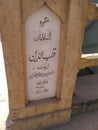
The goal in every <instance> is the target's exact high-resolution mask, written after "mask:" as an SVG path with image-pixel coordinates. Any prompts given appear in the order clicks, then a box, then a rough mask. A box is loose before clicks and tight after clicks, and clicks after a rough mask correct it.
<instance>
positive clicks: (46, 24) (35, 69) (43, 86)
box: [25, 6, 61, 101]
mask: <svg viewBox="0 0 98 130" xmlns="http://www.w3.org/2000/svg"><path fill="white" fill-rule="evenodd" d="M60 28H61V21H60V19H59V18H58V16H56V14H54V13H53V12H52V11H51V10H50V9H49V8H48V7H47V6H43V7H42V8H40V9H39V10H38V11H37V12H35V13H34V14H33V15H31V16H29V17H28V19H27V20H26V23H25V32H26V66H27V95H28V100H30V101H34V100H40V99H45V98H51V97H55V96H56V82H57V70H58V57H59V43H60Z"/></svg>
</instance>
